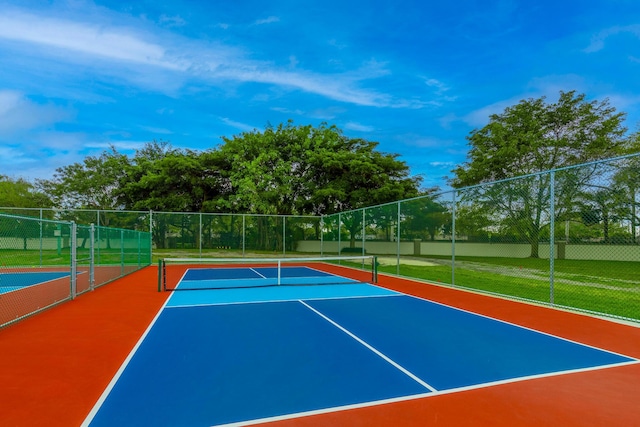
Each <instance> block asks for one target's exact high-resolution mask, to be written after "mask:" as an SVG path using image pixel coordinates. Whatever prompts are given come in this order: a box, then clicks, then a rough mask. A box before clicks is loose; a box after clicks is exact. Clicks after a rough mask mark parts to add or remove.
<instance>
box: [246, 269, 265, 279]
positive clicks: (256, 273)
mask: <svg viewBox="0 0 640 427" xmlns="http://www.w3.org/2000/svg"><path fill="white" fill-rule="evenodd" d="M249 270H251V271H253V272H254V273H256V274H257V275H258V276H260V277H262V278H263V279H266V278H267V276H264V275H262V274H260V273H259V272H258V271H256V270H255V269H253V268H250V269H249Z"/></svg>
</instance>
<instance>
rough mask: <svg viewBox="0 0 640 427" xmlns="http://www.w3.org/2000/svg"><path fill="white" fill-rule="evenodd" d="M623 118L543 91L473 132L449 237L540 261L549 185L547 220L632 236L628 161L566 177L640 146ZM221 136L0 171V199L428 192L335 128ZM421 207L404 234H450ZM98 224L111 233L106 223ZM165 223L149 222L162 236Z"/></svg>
mask: <svg viewBox="0 0 640 427" xmlns="http://www.w3.org/2000/svg"><path fill="white" fill-rule="evenodd" d="M623 122H624V113H621V112H617V111H616V110H615V108H613V107H612V106H611V105H610V104H609V103H608V101H607V100H605V101H589V100H587V99H586V97H585V95H583V94H576V93H575V92H561V93H560V96H559V98H558V100H557V102H553V103H550V102H547V100H546V99H545V98H544V97H541V98H537V99H527V100H523V101H521V102H519V103H518V104H516V105H514V106H512V107H508V108H507V109H505V111H504V112H502V113H500V114H494V115H492V116H491V117H490V118H489V123H488V124H487V125H486V126H484V127H482V128H480V129H476V130H474V131H472V132H471V133H470V134H469V136H468V137H467V140H468V142H469V151H468V156H467V161H466V162H465V163H463V164H461V165H459V166H458V167H456V168H455V169H454V170H453V171H452V172H453V173H454V177H452V178H451V179H449V184H450V185H451V186H452V187H454V188H463V187H464V188H465V190H464V191H463V192H461V193H460V194H461V197H462V200H461V202H462V203H463V208H462V212H465V211H468V213H469V214H470V215H469V216H467V219H464V220H462V221H461V222H460V223H459V224H457V227H456V229H457V230H462V229H464V228H468V229H471V228H474V229H475V231H474V232H475V233H479V232H484V233H494V234H503V235H508V234H512V235H514V236H517V237H518V238H519V239H523V240H526V241H530V242H532V250H531V256H533V257H536V256H538V254H537V242H538V241H539V240H540V238H541V233H542V232H543V229H544V228H545V227H546V226H547V225H548V223H549V221H550V218H549V215H550V214H551V213H550V209H549V206H550V203H551V194H552V193H551V191H552V189H553V191H554V196H555V197H554V200H553V202H554V204H555V209H554V214H555V216H554V219H555V220H556V221H578V222H581V223H582V224H587V225H589V224H596V223H597V224H601V225H602V226H603V227H604V230H605V239H608V230H609V228H610V227H611V226H612V224H613V223H615V222H616V221H618V222H619V221H621V220H626V221H631V224H632V227H631V229H632V230H633V233H634V235H633V238H634V239H635V238H636V236H635V232H636V231H635V230H636V226H637V224H639V223H640V221H639V220H638V213H637V202H636V200H637V197H636V196H637V191H638V189H639V188H640V183H639V179H638V176H640V174H639V173H638V165H637V164H634V163H633V162H631V161H630V162H628V163H629V164H625V165H624V167H622V168H619V170H618V169H616V170H615V171H611V170H609V169H607V168H606V167H602V166H597V167H596V166H594V167H583V168H579V169H571V170H569V169H566V170H565V169H562V168H565V167H567V166H570V165H574V164H578V163H586V162H591V161H595V160H600V159H605V158H610V157H614V156H619V155H622V154H626V153H630V152H633V151H639V150H640V136H639V134H633V135H628V134H627V129H626V128H625V127H624V124H623ZM222 141H223V142H222V144H220V145H218V146H217V147H213V148H211V149H209V150H205V151H192V150H186V149H176V148H173V147H172V146H171V145H170V144H169V143H168V142H162V141H160V142H156V141H154V142H150V143H148V144H146V145H145V146H144V147H143V148H142V149H140V150H138V151H137V152H136V153H135V155H134V156H132V157H129V156H126V155H124V154H122V153H119V152H118V151H117V150H116V149H115V148H112V149H111V150H109V151H105V152H103V153H102V154H100V155H98V156H89V157H87V158H85V159H84V160H83V161H82V162H79V163H74V164H72V165H69V166H64V167H61V168H59V169H57V171H56V173H55V175H54V176H53V177H52V179H49V180H38V181H36V182H35V183H33V184H32V183H29V182H26V181H24V180H21V179H18V180H11V179H10V178H7V177H1V176H0V205H5V206H6V205H9V206H10V205H12V204H13V205H21V206H23V207H29V206H34V207H36V206H43V205H46V206H55V207H58V208H84V209H128V210H154V211H169V212H221V213H222V212H228V213H256V214H280V215H296V214H312V215H327V214H332V213H336V212H343V211H348V210H352V209H357V208H361V207H364V206H371V205H378V204H383V203H387V202H391V201H396V200H401V199H407V198H413V197H416V196H420V195H429V194H434V193H435V192H436V189H429V190H424V189H420V184H421V179H420V177H417V176H411V175H410V173H409V168H408V166H407V164H406V163H405V162H404V161H401V160H400V159H399V158H398V155H396V154H387V153H382V152H380V151H378V150H377V146H378V144H377V143H375V142H371V141H367V140H363V139H352V138H348V137H346V136H345V135H344V134H343V133H342V131H340V130H339V129H338V128H336V127H335V126H328V125H326V124H322V125H320V126H318V127H312V126H296V125H294V124H293V123H292V122H288V123H286V124H281V125H279V126H277V127H272V126H268V127H267V128H266V129H265V130H264V131H262V132H260V131H253V132H245V133H242V134H240V135H237V136H234V137H232V138H223V139H222ZM550 169H562V170H561V171H559V172H558V173H556V174H554V175H553V178H552V174H543V175H535V176H530V177H528V178H526V179H520V180H513V181H506V182H503V183H500V184H499V185H483V186H478V184H487V183H489V182H492V181H495V180H502V179H508V178H512V177H515V176H521V175H528V174H534V173H536V172H539V171H544V170H550ZM552 179H553V180H554V181H553V185H552V181H551V180H552ZM421 200H422V202H420V204H417V205H416V206H414V207H412V208H411V212H406V215H407V216H406V217H405V218H404V220H405V221H406V222H407V224H408V227H409V228H408V229H407V230H410V229H412V228H415V232H414V234H416V233H426V235H428V236H429V237H430V238H432V239H433V238H435V236H436V234H438V233H446V231H447V230H448V229H449V227H450V226H449V225H447V218H448V217H449V215H447V211H448V209H447V208H446V206H444V205H442V204H441V203H440V201H439V200H437V199H436V198H433V197H425V198H423V199H421ZM462 212H461V213H462ZM473 218H475V220H473ZM488 218H490V219H491V220H490V221H489V220H488ZM365 220H366V219H365ZM357 221H358V220H357V219H354V222H353V224H352V228H353V231H354V233H355V232H356V230H357V229H358V227H359V225H358V224H357ZM473 221H475V223H473V224H471V223H469V222H473ZM101 223H102V225H110V224H109V219H108V218H107V217H105V219H104V220H103V221H101ZM467 223H469V224H467ZM115 225H117V224H115ZM171 226H172V225H171V224H160V223H159V224H156V228H157V229H158V232H159V234H162V235H166V233H167V230H168V228H169V227H171ZM181 227H183V228H184V225H181ZM420 227H423V228H421V229H419V228H420ZM534 242H536V243H535V244H534Z"/></svg>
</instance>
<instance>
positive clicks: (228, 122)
mask: <svg viewBox="0 0 640 427" xmlns="http://www.w3.org/2000/svg"><path fill="white" fill-rule="evenodd" d="M219 119H220V121H221V122H222V123H224V124H226V125H228V126H231V127H232V128H236V129H238V130H240V131H242V132H251V131H254V130H256V127H255V126H251V125H248V124H246V123H242V122H238V121H235V120H232V119H230V118H228V117H219Z"/></svg>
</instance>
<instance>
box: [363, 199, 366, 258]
mask: <svg viewBox="0 0 640 427" xmlns="http://www.w3.org/2000/svg"><path fill="white" fill-rule="evenodd" d="M366 210H367V208H362V256H364V254H365V250H364V231H365V230H364V225H365V224H364V221H365V215H364V212H365V211H366Z"/></svg>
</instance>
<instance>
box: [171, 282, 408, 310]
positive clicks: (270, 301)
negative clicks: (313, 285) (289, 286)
mask: <svg viewBox="0 0 640 427" xmlns="http://www.w3.org/2000/svg"><path fill="white" fill-rule="evenodd" d="M332 286H339V285H332ZM214 292H215V291H214ZM402 296H405V295H404V294H402V293H397V294H395V295H394V294H388V295H351V296H345V295H340V296H333V297H327V296H325V297H310V298H304V301H323V300H333V299H357V298H388V297H402ZM298 301H300V298H297V297H292V298H290V299H274V300H255V301H230V302H212V303H202V304H182V305H172V306H168V307H166V310H173V309H176V308H189V307H210V306H221V305H242V304H277V303H280V302H298Z"/></svg>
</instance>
